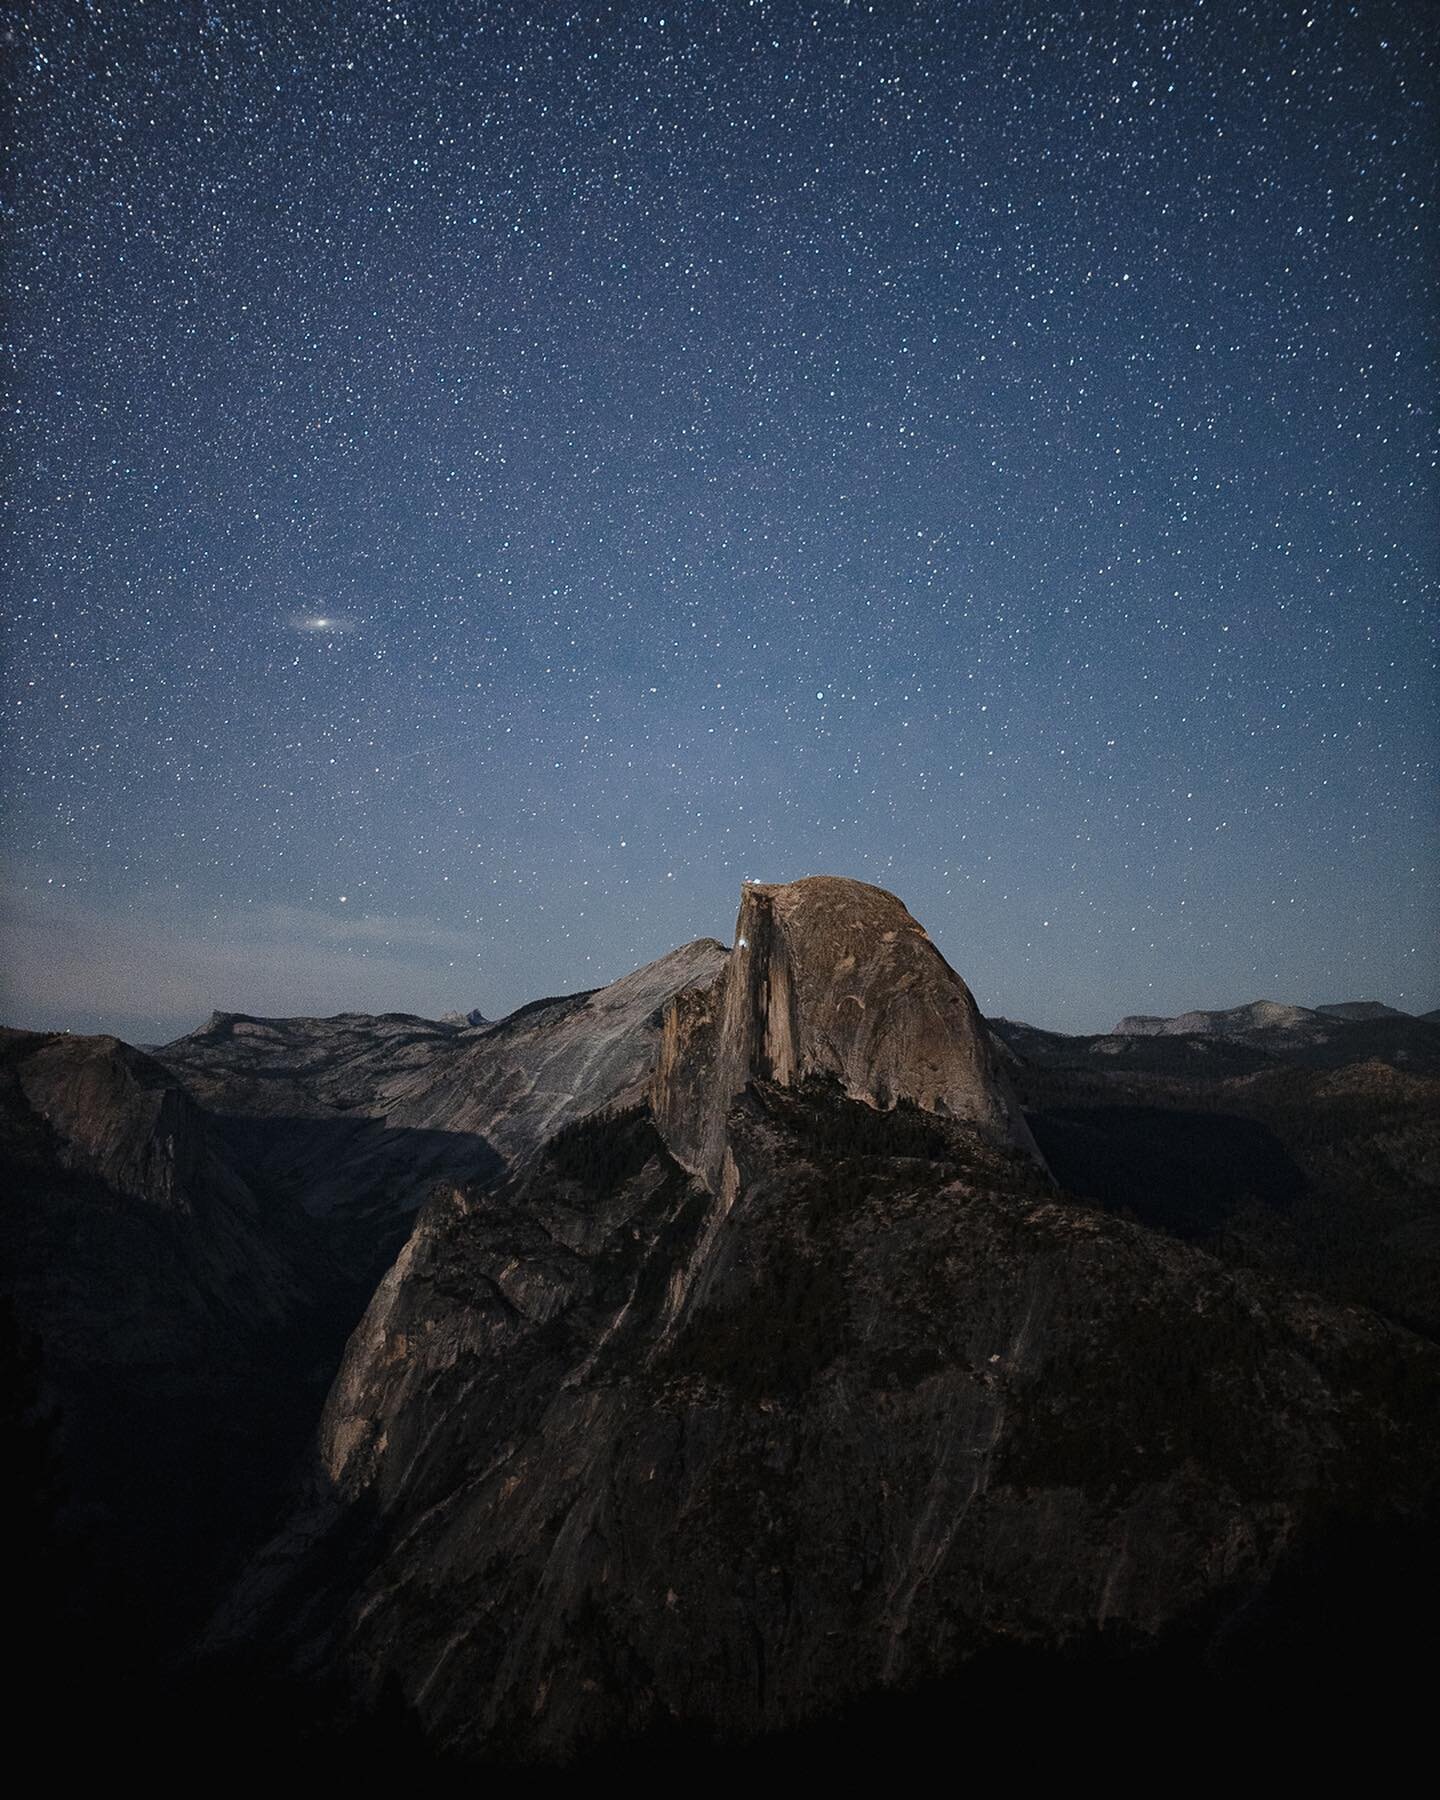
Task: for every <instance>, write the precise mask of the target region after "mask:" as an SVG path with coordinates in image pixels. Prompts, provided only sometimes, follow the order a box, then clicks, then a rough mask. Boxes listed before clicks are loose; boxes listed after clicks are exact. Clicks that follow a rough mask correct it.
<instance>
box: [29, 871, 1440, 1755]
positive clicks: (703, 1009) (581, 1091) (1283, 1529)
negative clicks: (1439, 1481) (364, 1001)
mask: <svg viewBox="0 0 1440 1800" xmlns="http://www.w3.org/2000/svg"><path fill="white" fill-rule="evenodd" d="M1341 1015H1343V1016H1341ZM1314 1016H1315V1017H1319V1018H1323V1023H1322V1024H1321V1025H1320V1026H1319V1027H1316V1028H1314V1029H1312V1028H1311V1027H1309V1026H1308V1025H1306V1026H1305V1027H1304V1030H1303V1031H1301V1032H1300V1034H1299V1038H1298V1039H1297V1037H1296V1031H1297V1026H1296V1021H1294V1020H1293V1019H1288V1018H1287V1019H1284V1020H1278V1021H1277V1020H1274V1019H1270V1020H1268V1022H1267V1021H1261V1022H1260V1023H1259V1024H1258V1025H1257V1024H1256V1023H1255V1022H1254V1021H1253V1020H1252V1021H1248V1022H1246V1023H1245V1024H1244V1025H1243V1027H1242V1028H1241V1035H1238V1036H1237V1035H1235V1034H1234V1033H1231V1034H1228V1035H1227V1034H1225V1033H1216V1032H1202V1033H1198V1034H1187V1033H1185V1032H1149V1033H1147V1032H1143V1031H1137V1032H1132V1033H1129V1034H1127V1035H1126V1036H1125V1037H1124V1038H1112V1039H1111V1040H1109V1041H1110V1042H1111V1043H1113V1044H1116V1045H1118V1046H1119V1048H1118V1049H1117V1050H1114V1051H1112V1052H1109V1053H1106V1052H1104V1051H1097V1050H1096V1049H1095V1046H1096V1045H1097V1044H1099V1043H1103V1042H1105V1041H1106V1040H1097V1039H1064V1038H1060V1037H1058V1036H1056V1035H1055V1034H1049V1033H1039V1032H1035V1031H1033V1030H1032V1029H1031V1028H1029V1027H1023V1026H1011V1025H1006V1024H1005V1023H1004V1022H996V1024H995V1025H994V1026H993V1027H991V1028H987V1027H986V1025H985V1022H984V1021H983V1020H982V1019H981V1017H980V1015H979V1013H978V1011H977V1010H976V1008H975V1004H974V1001H973V999H972V998H971V996H970V994H969V992H968V989H966V987H965V985H964V983H963V982H962V981H961V980H960V978H959V976H957V975H956V974H955V972H954V971H953V970H952V969H951V968H950V967H949V965H948V964H947V963H946V962H945V960H944V958H943V957H942V956H941V955H940V953H939V952H938V950H937V949H936V948H935V946H934V945H932V944H931V943H930V941H929V939H928V937H927V936H926V934H925V933H924V931H923V929H922V928H921V927H920V926H919V925H918V924H917V923H916V922H915V921H914V920H913V919H912V918H911V917H910V915H909V913H908V912H906V910H905V908H904V907H903V906H902V905H901V903H900V902H899V901H898V900H896V899H895V898H894V897H893V896H891V895H888V894H885V893H883V892H882V891H881V890H879V889H875V888H871V887H867V886H864V885H863V884H860V883H855V882H849V881H843V880H838V879H833V878H812V879H810V880H807V881H802V882H796V883H792V884H788V885H777V886H768V887H761V886H758V885H752V886H749V887H747V888H746V890H745V891H744V894H743V896H742V904H741V912H740V917H739V920H738V921H737V931H736V942H735V946H734V948H733V949H731V950H730V951H728V952H727V951H726V950H725V949H724V947H723V946H721V945H719V944H717V943H715V942H714V941H713V940H700V941H698V942H697V943H695V944H692V945H689V946H686V947H684V948H683V949H681V950H679V951H676V952H674V953H672V955H670V956H669V957H666V958H662V959H661V960H660V961H659V962H657V963H655V964H652V965H650V966H649V967H647V968H646V969H642V970H639V971H637V972H636V973H635V974H634V975H631V976H627V977H626V978H625V979H624V980H622V981H620V982H617V983H615V984H613V985H612V986H611V987H609V988H605V989H600V990H597V991H596V992H594V993H590V994H585V995H580V996H573V997H570V998H568V999H559V1000H555V1001H549V1002H544V1003H541V1004H539V1005H538V1006H536V1007H535V1008H530V1009H522V1011H521V1012H520V1013H517V1014H514V1015H512V1016H511V1018H510V1019H509V1020H505V1021H501V1022H500V1023H499V1024H498V1025H492V1024H489V1023H488V1022H484V1021H481V1022H479V1023H476V1024H473V1025H472V1024H470V1023H468V1022H466V1023H464V1024H462V1023H461V1022H460V1021H459V1020H456V1021H453V1022H440V1023H438V1024H436V1023H432V1022H428V1021H424V1020H416V1019H410V1018H405V1017H403V1016H401V1015H388V1016H387V1017H385V1018H383V1019H377V1020H368V1019H366V1018H365V1017H364V1016H362V1015H353V1014H351V1015H340V1016H338V1017H337V1018H335V1019H331V1020H286V1021H274V1020H268V1021H267V1020H256V1019H248V1018H244V1017H243V1016H241V1015H217V1016H216V1018H215V1019H213V1020H212V1021H211V1022H210V1024H209V1025H208V1026H207V1027H205V1028H203V1029H202V1031H200V1032H197V1033H195V1034H192V1035H191V1037H189V1038H186V1039H182V1040H180V1041H179V1042H178V1043H177V1044H175V1045H171V1046H167V1047H165V1048H163V1049H162V1050H160V1051H159V1052H158V1053H157V1054H156V1055H154V1056H145V1055H143V1054H142V1053H140V1052H138V1051H135V1050H133V1049H131V1048H129V1047H128V1046H125V1045H121V1044H118V1043H116V1042H115V1040H113V1039H68V1038H65V1039H57V1038H53V1037H46V1036H43V1035H39V1034H31V1033H7V1034H5V1037H4V1039H3V1043H0V1049H3V1059H0V1078H3V1089H0V1126H3V1150H4V1156H5V1163H6V1174H7V1178H8V1181H9V1190H10V1193H11V1196H12V1198H11V1200H10V1202H9V1203H8V1205H7V1211H6V1215H5V1219H6V1223H5V1228H4V1237H3V1247H4V1251H5V1260H6V1279H7V1297H8V1298H7V1310H6V1311H5V1314H4V1318H3V1325H4V1346H3V1347H4V1351H5V1357H6V1362H7V1367H8V1369H9V1374H10V1381H9V1383H8V1390H7V1391H8V1406H9V1411H8V1416H7V1424H8V1426H9V1432H8V1436H9V1440H10V1442H11V1443H12V1445H13V1446H14V1447H15V1449H16V1452H17V1456H16V1461H15V1467H16V1471H17V1474H16V1478H15V1480H14V1481H12V1482H11V1483H10V1484H9V1486H8V1489H7V1492H8V1497H9V1504H10V1505H11V1506H12V1508H13V1510H14V1520H13V1525H12V1530H13V1533H14V1534H15V1535H13V1536H12V1539H11V1541H12V1542H16V1543H25V1544H28V1545H30V1546H32V1547H33V1554H31V1555H30V1556H28V1557H27V1558H25V1559H24V1566H23V1569H22V1573H21V1578H20V1580H19V1582H18V1584H17V1593H16V1606H17V1613H16V1617H17V1619H18V1621H19V1625H20V1631H21V1635H22V1638H23V1640H24V1641H25V1642H26V1643H27V1644H28V1645H29V1646H30V1647H31V1650H32V1654H31V1655H30V1657H29V1658H28V1660H27V1665H26V1670H27V1672H26V1680H27V1681H28V1682H29V1683H30V1684H31V1688H32V1689H33V1691H32V1692H31V1693H30V1694H29V1702H28V1716H30V1717H31V1718H32V1719H33V1720H34V1721H36V1722H37V1724H38V1722H39V1721H40V1720H41V1719H42V1718H43V1717H44V1716H45V1712H46V1706H47V1702H49V1701H55V1700H57V1699H58V1700H60V1701H61V1702H62V1703H63V1706H64V1707H65V1708H69V1709H70V1710H71V1711H72V1712H83V1714H84V1716H85V1717H86V1718H88V1719H89V1720H91V1721H92V1722H93V1724H94V1726H95V1730H96V1742H97V1745H98V1744H100V1743H103V1742H104V1740H105V1733H106V1731H107V1730H109V1731H111V1732H113V1733H122V1732H123V1734H124V1736H125V1741H127V1742H132V1743H134V1742H139V1743H145V1744H147V1745H148V1750H147V1754H151V1755H153V1756H154V1757H156V1758H158V1759H163V1760H165V1761H173V1762H174V1763H176V1764H177V1765H180V1764H183V1763H184V1762H185V1760H186V1758H187V1757H188V1756H190V1755H191V1754H192V1753H194V1754H201V1753H208V1754H210V1755H212V1756H213V1754H214V1751H213V1746H214V1745H215V1744H217V1743H219V1744H223V1745H224V1746H225V1758H226V1762H227V1766H232V1767H234V1768H235V1769H237V1770H238V1769H240V1768H242V1767H244V1766H246V1764H247V1762H248V1763H253V1765H254V1766H255V1767H256V1768H263V1767H265V1766H266V1765H267V1764H273V1762H274V1761H275V1760H276V1759H283V1760H284V1763H285V1766H286V1767H287V1768H288V1769H290V1770H292V1771H294V1772H297V1773H302V1774H303V1773H307V1772H312V1773H314V1774H316V1776H317V1778H318V1777H319V1776H321V1775H324V1776H326V1777H327V1778H332V1779H345V1778H349V1777H354V1778H356V1779H359V1778H360V1777H361V1776H362V1775H363V1776H366V1777H368V1778H373V1777H375V1776H376V1775H377V1773H381V1772H383V1771H385V1770H386V1769H387V1768H389V1767H392V1766H393V1769H394V1771H395V1773H396V1774H397V1775H399V1774H403V1775H406V1776H408V1777H413V1776H415V1775H416V1774H421V1775H423V1776H424V1777H425V1778H426V1780H427V1781H429V1782H431V1783H432V1784H439V1785H444V1783H445V1782H446V1781H447V1779H448V1778H450V1777H453V1778H454V1780H455V1782H456V1783H457V1785H458V1784H459V1783H460V1782H461V1781H468V1780H471V1779H473V1775H474V1772H475V1770H476V1769H483V1768H496V1769H499V1768H508V1767H516V1766H524V1767H525V1768H527V1769H529V1770H531V1771H533V1770H534V1769H535V1768H537V1767H539V1766H551V1767H553V1768H554V1769H555V1770H557V1771H568V1772H569V1778H570V1779H576V1778H592V1779H593V1778H594V1777H595V1776H596V1775H604V1774H607V1773H612V1774H613V1773H618V1772H620V1771H622V1770H623V1771H626V1772H628V1773H630V1774H631V1775H633V1774H634V1773H636V1772H641V1773H643V1772H645V1771H647V1770H649V1771H654V1772H656V1773H658V1772H659V1771H661V1770H662V1769H664V1770H666V1771H668V1772H669V1773H670V1774H671V1775H672V1777H673V1774H674V1772H675V1770H676V1767H677V1759H678V1766H680V1767H682V1768H683V1767H686V1766H689V1764H690V1763H691V1761H692V1760H693V1761H696V1763H697V1766H698V1764H699V1761H700V1759H703V1766H704V1768H705V1769H706V1771H707V1772H709V1771H713V1772H715V1773H730V1772H733V1773H735V1774H744V1773H746V1772H748V1771H750V1770H752V1769H754V1770H759V1769H760V1768H764V1769H765V1770H766V1771H767V1773H769V1774H772V1775H774V1774H782V1775H783V1774H784V1773H785V1772H787V1771H789V1772H792V1773H795V1774H797V1775H798V1774H800V1773H803V1772H808V1773H809V1774H810V1775H812V1776H813V1775H814V1774H815V1773H816V1772H822V1773H823V1772H826V1771H831V1772H835V1773H839V1772H841V1771H842V1770H843V1771H845V1772H846V1773H847V1774H850V1775H853V1774H854V1773H855V1772H856V1771H857V1770H865V1769H870V1770H872V1771H873V1772H876V1773H878V1772H880V1771H881V1770H882V1769H884V1770H886V1771H887V1772H893V1770H894V1768H895V1759H896V1757H897V1755H899V1756H900V1757H901V1759H902V1763H903V1760H904V1758H905V1757H909V1758H911V1759H918V1758H921V1757H924V1756H926V1755H930V1754H934V1753H938V1752H940V1751H942V1750H945V1751H946V1754H948V1755H949V1756H951V1757H952V1758H953V1755H954V1734H955V1731H956V1728H957V1725H956V1722H957V1720H959V1719H964V1718H968V1719H970V1721H971V1724H972V1726H974V1727H976V1728H978V1722H979V1721H980V1720H982V1719H983V1720H984V1722H985V1729H986V1730H987V1731H994V1730H995V1729H996V1728H997V1727H999V1728H1008V1727H1009V1723H1010V1722H1013V1723H1014V1724H1015V1726H1016V1727H1017V1728H1018V1727H1019V1724H1020V1722H1021V1721H1022V1720H1024V1719H1026V1718H1032V1719H1033V1717H1034V1709H1035V1708H1036V1707H1037V1706H1038V1707H1041V1708H1043V1709H1044V1713H1045V1716H1046V1717H1047V1718H1050V1719H1054V1720H1059V1719H1064V1718H1071V1719H1074V1720H1076V1721H1077V1722H1080V1721H1084V1729H1087V1730H1094V1729H1099V1728H1101V1725H1102V1722H1103V1721H1105V1720H1107V1719H1109V1720H1113V1721H1114V1722H1115V1723H1116V1725H1117V1726H1121V1725H1123V1722H1124V1720H1125V1718H1126V1717H1127V1716H1129V1717H1132V1718H1133V1709H1134V1708H1135V1707H1136V1706H1137V1705H1139V1706H1142V1707H1144V1708H1146V1709H1147V1713H1148V1715H1150V1716H1154V1717H1159V1716H1160V1715H1162V1714H1164V1713H1166V1712H1167V1711H1170V1710H1173V1712H1174V1714H1175V1716H1176V1718H1177V1719H1179V1718H1182V1717H1188V1718H1191V1719H1193V1717H1194V1716H1195V1709H1196V1708H1197V1706H1198V1707H1200V1708H1201V1709H1202V1710H1204V1709H1206V1708H1213V1709H1215V1710H1216V1711H1218V1712H1220V1713H1223V1714H1224V1715H1225V1716H1226V1717H1228V1718H1231V1719H1233V1720H1237V1721H1238V1720H1239V1719H1240V1718H1241V1717H1242V1716H1244V1715H1246V1714H1247V1713H1253V1714H1256V1715H1259V1714H1261V1713H1268V1714H1269V1715H1270V1717H1271V1718H1272V1720H1273V1718H1274V1717H1275V1716H1277V1715H1276V1709H1277V1708H1279V1709H1281V1710H1282V1711H1283V1707H1284V1706H1285V1705H1286V1704H1288V1703H1289V1702H1290V1700H1291V1699H1292V1698H1293V1697H1294V1696H1299V1695H1303V1696H1305V1698H1306V1701H1307V1704H1309V1705H1312V1706H1313V1704H1314V1703H1315V1701H1316V1698H1317V1696H1319V1695H1321V1694H1323V1693H1328V1692H1336V1693H1345V1694H1346V1695H1348V1696H1349V1697H1350V1699H1351V1701H1352V1702H1353V1701H1355V1699H1356V1697H1357V1696H1358V1695H1360V1694H1361V1693H1362V1691H1364V1692H1368V1691H1370V1690H1372V1689H1373V1688H1375V1687H1377V1686H1383V1689H1384V1692H1385V1693H1386V1695H1387V1704H1388V1705H1389V1706H1390V1707H1391V1708H1392V1709H1394V1708H1396V1707H1401V1708H1403V1706H1404V1705H1405V1704H1406V1703H1407V1702H1406V1698H1405V1697H1406V1695H1407V1694H1409V1693H1411V1691H1412V1690H1413V1688H1414V1686H1415V1681H1416V1677H1417V1664H1416V1662H1415V1660H1414V1658H1413V1656H1412V1655H1411V1654H1410V1645H1411V1639H1412V1636H1413V1633H1412V1631H1411V1629H1410V1628H1411V1627H1413V1625H1414V1624H1415V1623H1416V1619H1415V1606H1416V1596H1417V1594H1420V1593H1422V1592H1424V1591H1425V1576H1426V1572H1427V1571H1430V1572H1431V1573H1433V1565H1434V1544H1435V1535H1434V1530H1433V1527H1434V1524H1435V1513H1434V1494H1435V1484H1436V1475H1437V1462H1440V1453H1437V1443H1440V1434H1437V1432H1436V1430H1435V1426H1436V1423H1437V1421H1436V1418H1435V1402H1436V1395H1437V1392H1440V1380H1437V1376H1440V1348H1437V1344H1436V1341H1435V1338H1436V1332H1437V1328H1440V1303H1437V1291H1440V1284H1437V1267H1440V1207H1437V1192H1436V1176H1435V1170H1436V1167H1437V1151H1440V1145H1437V1120H1440V1106H1437V1104H1436V1102H1437V1099H1440V1092H1437V1090H1440V1081H1437V1079H1436V1076H1435V1075H1434V1074H1433V1073H1431V1072H1429V1071H1428V1070H1426V1069H1425V1068H1424V1067H1423V1062H1424V1055H1423V1052H1424V1043H1423V1041H1422V1039H1423V1034H1424V1033H1425V1032H1427V1031H1432V1030H1434V1029H1435V1028H1434V1027H1433V1026H1431V1025H1428V1024H1426V1023H1425V1022H1423V1021H1419V1020H1404V1021H1400V1022H1399V1023H1398V1025H1397V1021H1396V1020H1394V1019H1393V1018H1391V1017H1389V1016H1388V1015H1385V1014H1384V1013H1383V1010H1382V1012H1381V1013H1380V1014H1377V1013H1376V1012H1375V1010H1374V1008H1373V1007H1371V1006H1369V1005H1368V1004H1362V1005H1360V1006H1359V1007H1354V1006H1347V1007H1344V1008H1342V1007H1341V1006H1338V1005H1337V1006H1333V1007H1330V1008H1327V1009H1325V1010H1324V1013H1323V1015H1322V1014H1321V1013H1320V1012H1319V1011H1318V1010H1317V1012H1316V1014H1315V1015H1314ZM1301 1024H1302V1025H1304V1021H1301ZM1277 1029H1278V1030H1279V1031H1280V1033H1281V1034H1282V1038H1283V1042H1282V1039H1277V1038H1276V1037H1275V1036H1274V1035H1273V1034H1274V1032H1275V1031H1276V1030H1277ZM1397 1031H1398V1032H1399V1034H1400V1035H1394V1034H1396V1033H1397ZM1266 1032H1270V1033H1271V1034H1272V1035H1271V1036H1270V1038H1268V1039H1266V1038H1265V1037H1264V1035H1263V1034H1264V1033H1266ZM1385 1032H1389V1033H1391V1034H1392V1036H1391V1038H1389V1039H1383V1038H1379V1039H1377V1037H1376V1035H1375V1034H1377V1033H1385ZM1256 1033H1259V1034H1261V1037H1260V1041H1259V1042H1258V1043H1257V1042H1256V1041H1255V1034H1256ZM1317 1033H1323V1034H1325V1035H1323V1037H1322V1036H1320V1035H1317ZM1347 1033H1353V1034H1357V1035H1356V1037H1355V1038H1354V1040H1353V1041H1354V1045H1355V1053H1354V1056H1353V1058H1352V1059H1351V1060H1349V1061H1346V1060H1344V1057H1345V1052H1344V1050H1343V1049H1337V1048H1336V1046H1337V1044H1342V1045H1343V1043H1344V1041H1345V1038H1346V1034H1347ZM1417 1033H1419V1034H1421V1036H1419V1037H1417V1035H1416V1034H1417ZM1367 1034H1368V1035H1367ZM1301 1040H1303V1041H1301ZM1386 1042H1388V1043H1390V1044H1391V1046H1392V1049H1393V1050H1394V1051H1395V1052H1397V1053H1399V1052H1403V1053H1404V1054H1403V1056H1401V1055H1399V1054H1397V1055H1396V1059H1395V1060H1393V1061H1385V1060H1381V1059H1380V1058H1379V1057H1377V1056H1376V1055H1375V1054H1362V1052H1373V1051H1374V1050H1375V1047H1376V1044H1377V1043H1378V1044H1380V1045H1381V1047H1382V1049H1383V1045H1384V1044H1385V1043H1386ZM1197 1045H1198V1046H1204V1047H1201V1048H1196V1046H1197ZM1037 1145H1038V1148H1037ZM362 1314H363V1316H362ZM352 1327H353V1330H352V1329H351V1328H352ZM347 1334H348V1345H347V1344H346V1338H347ZM342 1352H343V1353H342ZM61 1670H63V1671H64V1674H63V1676H62V1675H61V1674H60V1673H59V1671H61ZM201 1746H209V1747H212V1748H209V1749H208V1750H207V1751H204V1752H202V1750H201V1748H200V1747H201ZM947 1746H948V1749H947ZM77 1747H78V1746H77ZM157 1766H158V1764H157ZM915 1766H916V1767H918V1766H919V1764H918V1762H916V1763H915Z"/></svg>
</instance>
